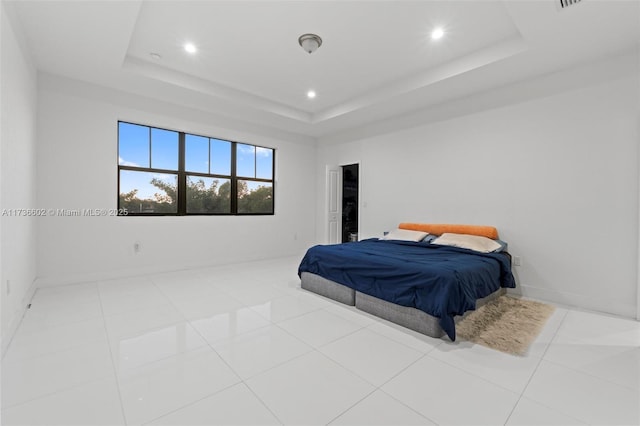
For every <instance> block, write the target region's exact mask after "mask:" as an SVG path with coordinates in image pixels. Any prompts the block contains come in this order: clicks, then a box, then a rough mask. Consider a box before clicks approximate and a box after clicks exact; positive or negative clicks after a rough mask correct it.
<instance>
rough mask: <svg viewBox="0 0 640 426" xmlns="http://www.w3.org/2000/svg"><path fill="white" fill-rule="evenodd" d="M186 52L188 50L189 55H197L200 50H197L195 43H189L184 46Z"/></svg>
mask: <svg viewBox="0 0 640 426" xmlns="http://www.w3.org/2000/svg"><path fill="white" fill-rule="evenodd" d="M184 50H186V51H187V52H189V53H196V52H197V51H198V49H197V48H196V46H195V45H194V44H193V43H187V44H185V45H184Z"/></svg>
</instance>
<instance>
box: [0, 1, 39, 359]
mask: <svg viewBox="0 0 640 426" xmlns="http://www.w3.org/2000/svg"><path fill="white" fill-rule="evenodd" d="M1 7H2V10H1V12H0V16H1V20H2V22H1V24H0V28H1V40H2V42H1V46H0V51H1V55H2V56H1V59H0V62H1V70H0V81H1V82H0V84H1V89H0V93H1V96H0V98H1V101H0V102H1V105H0V117H1V120H0V121H1V124H0V128H1V134H0V206H1V207H0V210H2V211H3V212H4V213H5V214H3V215H2V216H1V217H0V229H1V235H2V238H0V241H1V243H0V271H1V272H0V276H1V281H0V282H1V283H2V285H1V286H0V291H1V293H0V298H1V299H2V352H3V353H4V351H5V350H6V348H7V346H8V344H9V340H10V337H11V335H12V334H13V332H14V330H15V329H16V328H17V326H18V324H19V321H20V319H21V318H22V315H23V313H24V310H25V308H26V304H27V303H28V301H29V300H30V298H31V295H32V292H33V282H34V280H35V278H36V235H35V231H36V221H35V219H34V218H32V217H19V216H7V214H9V212H10V210H11V209H30V208H31V209H33V208H35V206H36V201H35V194H36V189H35V184H36V155H35V145H36V110H37V108H36V96H37V85H36V83H37V80H36V71H35V68H34V66H33V64H32V62H31V58H30V57H29V55H28V53H25V52H27V50H26V49H23V48H22V46H23V43H21V41H22V39H21V38H20V34H21V33H20V32H19V29H17V30H16V28H14V27H12V23H11V20H10V19H9V18H8V15H7V11H6V9H5V3H4V2H2V6H1ZM8 283H10V284H8ZM7 286H10V292H9V291H8V288H7Z"/></svg>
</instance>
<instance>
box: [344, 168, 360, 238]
mask: <svg viewBox="0 0 640 426" xmlns="http://www.w3.org/2000/svg"><path fill="white" fill-rule="evenodd" d="M341 169H342V242H343V243H346V242H350V241H358V216H359V214H358V213H359V212H358V205H359V202H358V198H359V195H360V194H359V187H360V180H359V171H360V165H359V164H349V165H346V166H341Z"/></svg>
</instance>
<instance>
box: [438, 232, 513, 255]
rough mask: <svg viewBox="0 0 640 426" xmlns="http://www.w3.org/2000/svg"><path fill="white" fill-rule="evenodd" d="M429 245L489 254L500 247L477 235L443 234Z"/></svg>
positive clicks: (490, 240) (489, 239)
mask: <svg viewBox="0 0 640 426" xmlns="http://www.w3.org/2000/svg"><path fill="white" fill-rule="evenodd" d="M431 244H440V245H442V246H453V247H461V248H466V249H470V250H475V251H479V252H481V253H490V252H492V251H494V250H497V249H499V248H500V247H502V246H501V245H500V244H498V243H497V242H496V241H494V240H492V239H491V238H487V237H481V236H479V235H468V234H451V233H444V234H442V235H441V236H440V237H438V238H436V239H435V240H433V241H432V242H431Z"/></svg>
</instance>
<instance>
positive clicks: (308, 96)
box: [307, 90, 316, 99]
mask: <svg viewBox="0 0 640 426" xmlns="http://www.w3.org/2000/svg"><path fill="white" fill-rule="evenodd" d="M315 97H316V92H315V91H314V90H309V91H308V92H307V98H309V99H313V98H315Z"/></svg>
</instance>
